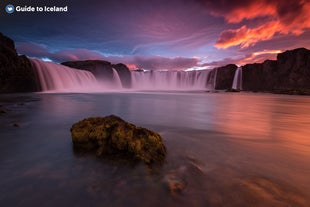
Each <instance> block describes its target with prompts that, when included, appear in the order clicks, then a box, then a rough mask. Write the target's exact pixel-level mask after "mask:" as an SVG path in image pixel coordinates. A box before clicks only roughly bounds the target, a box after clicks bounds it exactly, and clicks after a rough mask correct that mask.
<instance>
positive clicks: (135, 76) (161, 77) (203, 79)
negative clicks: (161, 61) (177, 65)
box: [131, 70, 213, 90]
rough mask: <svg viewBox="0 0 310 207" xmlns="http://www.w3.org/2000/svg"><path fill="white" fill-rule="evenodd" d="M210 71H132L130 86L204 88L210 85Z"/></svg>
mask: <svg viewBox="0 0 310 207" xmlns="http://www.w3.org/2000/svg"><path fill="white" fill-rule="evenodd" d="M210 72H211V70H200V71H197V70H196V71H148V72H137V71H132V72H131V79H132V88H133V89H138V90H204V89H207V88H208V85H210V83H208V81H207V80H208V76H209V75H210ZM212 81H213V80H212ZM211 85H213V83H212V84H211Z"/></svg>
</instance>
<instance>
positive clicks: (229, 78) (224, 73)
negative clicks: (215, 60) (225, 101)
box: [210, 64, 237, 90]
mask: <svg viewBox="0 0 310 207" xmlns="http://www.w3.org/2000/svg"><path fill="white" fill-rule="evenodd" d="M236 70H237V66H236V65H234V64H229V65H226V66H223V67H218V68H214V69H213V70H212V72H211V76H210V77H214V78H215V86H214V88H215V89H216V90H226V89H230V88H231V86H232V83H233V80H234V75H235V71H236Z"/></svg>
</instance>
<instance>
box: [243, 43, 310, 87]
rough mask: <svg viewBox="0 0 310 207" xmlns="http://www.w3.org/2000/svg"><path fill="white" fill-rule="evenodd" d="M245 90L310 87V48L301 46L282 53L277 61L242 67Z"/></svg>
mask: <svg viewBox="0 0 310 207" xmlns="http://www.w3.org/2000/svg"><path fill="white" fill-rule="evenodd" d="M242 69H243V70H242V75H243V81H242V82H243V90H246V91H267V92H278V91H286V90H295V89H307V90H309V89H310V50H307V49H305V48H299V49H295V50H290V51H286V52H284V53H280V54H278V56H277V60H276V61H271V60H266V61H265V62H264V63H261V64H247V65H245V66H243V67H242Z"/></svg>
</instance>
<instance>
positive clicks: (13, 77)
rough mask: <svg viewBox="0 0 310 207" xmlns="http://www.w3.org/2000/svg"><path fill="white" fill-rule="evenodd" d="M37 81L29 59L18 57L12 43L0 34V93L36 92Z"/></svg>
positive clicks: (37, 87) (37, 88)
mask: <svg viewBox="0 0 310 207" xmlns="http://www.w3.org/2000/svg"><path fill="white" fill-rule="evenodd" d="M39 89H40V88H39V86H38V79H37V75H36V72H35V70H34V69H33V67H32V64H31V62H30V61H29V59H28V58H27V57H26V56H24V55H22V56H18V55H17V52H16V49H15V45H14V41H13V40H11V39H10V38H8V37H6V36H4V35H3V34H2V33H0V93H12V92H33V91H38V90H39Z"/></svg>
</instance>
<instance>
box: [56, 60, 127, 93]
mask: <svg viewBox="0 0 310 207" xmlns="http://www.w3.org/2000/svg"><path fill="white" fill-rule="evenodd" d="M61 64H62V65H65V66H68V67H71V68H77V69H82V70H87V71H90V72H91V73H93V74H94V76H95V77H96V78H98V79H100V80H112V79H113V68H114V69H115V70H116V71H117V72H118V74H119V76H120V79H121V82H122V85H123V87H125V88H129V87H130V86H131V74H130V71H129V69H128V67H127V66H126V65H124V64H122V63H119V64H116V65H112V64H111V63H110V62H108V61H104V60H85V61H69V62H63V63H61Z"/></svg>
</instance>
